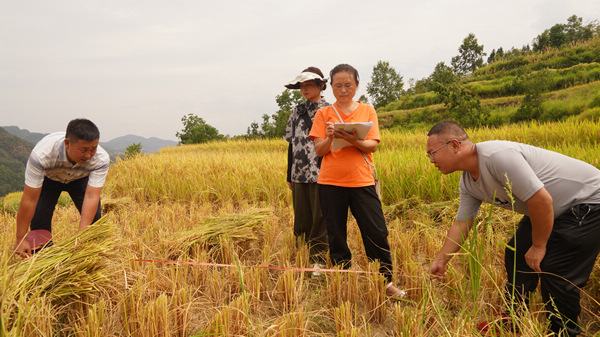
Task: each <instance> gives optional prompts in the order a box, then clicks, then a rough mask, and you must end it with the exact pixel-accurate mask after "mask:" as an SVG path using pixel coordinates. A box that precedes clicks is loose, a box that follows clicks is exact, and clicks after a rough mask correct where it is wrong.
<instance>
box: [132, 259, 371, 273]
mask: <svg viewBox="0 0 600 337" xmlns="http://www.w3.org/2000/svg"><path fill="white" fill-rule="evenodd" d="M133 261H138V262H152V263H165V264H182V265H194V266H209V267H228V268H237V266H236V265H234V264H225V263H208V262H191V261H169V260H146V259H133ZM240 267H242V268H258V269H270V270H283V271H285V270H293V271H319V272H326V273H334V272H335V273H358V274H378V273H377V272H369V271H361V270H350V269H314V268H297V267H290V268H285V267H268V266H250V267H248V266H240Z"/></svg>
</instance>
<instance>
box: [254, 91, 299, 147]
mask: <svg viewBox="0 0 600 337" xmlns="http://www.w3.org/2000/svg"><path fill="white" fill-rule="evenodd" d="M305 100H306V99H305V98H304V96H302V93H301V92H300V90H289V89H285V90H284V91H283V92H282V93H281V94H279V95H277V96H275V102H277V106H279V110H277V112H275V113H274V114H272V115H271V116H269V115H267V114H264V115H262V119H263V121H262V123H261V124H260V128H259V125H258V123H256V122H253V123H252V124H251V125H250V127H248V129H247V134H246V137H247V138H281V137H283V136H284V134H285V127H286V126H287V121H288V119H289V118H290V114H291V113H292V109H293V108H294V106H296V105H298V104H300V103H302V102H304V101H305Z"/></svg>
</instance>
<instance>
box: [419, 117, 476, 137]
mask: <svg viewBox="0 0 600 337" xmlns="http://www.w3.org/2000/svg"><path fill="white" fill-rule="evenodd" d="M433 135H444V136H448V137H449V138H454V139H458V140H461V141H462V140H467V139H469V135H467V132H466V131H465V129H463V128H462V127H461V126H460V125H458V123H456V122H453V121H449V120H445V121H441V122H438V123H437V124H435V125H434V126H433V127H432V128H431V130H429V133H428V134H427V136H428V137H429V136H433Z"/></svg>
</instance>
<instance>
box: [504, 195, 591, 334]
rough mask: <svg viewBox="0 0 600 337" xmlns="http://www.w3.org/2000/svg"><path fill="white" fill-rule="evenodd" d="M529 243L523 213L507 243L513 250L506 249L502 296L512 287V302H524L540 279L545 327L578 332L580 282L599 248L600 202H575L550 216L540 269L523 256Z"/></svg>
mask: <svg viewBox="0 0 600 337" xmlns="http://www.w3.org/2000/svg"><path fill="white" fill-rule="evenodd" d="M515 243H516V246H515ZM531 244H532V239H531V220H530V219H529V217H528V216H525V217H523V219H521V222H520V223H519V227H518V229H517V232H516V233H515V235H514V236H513V238H512V239H511V240H510V242H509V243H508V246H509V247H515V248H516V249H515V252H513V250H511V249H509V248H507V249H506V250H505V266H506V271H507V273H508V283H507V285H506V294H507V299H509V300H511V299H513V297H512V294H513V291H514V294H515V297H514V299H515V301H514V302H513V303H516V304H519V303H521V304H523V303H524V304H525V305H527V304H528V303H527V297H528V293H529V292H533V291H535V290H536V288H537V285H538V280H541V284H540V288H541V291H542V298H543V300H544V302H545V305H546V310H547V311H548V312H549V314H548V319H549V321H550V329H551V330H552V331H553V332H555V333H557V334H558V333H559V332H560V333H562V336H576V335H578V334H579V333H581V329H580V328H579V326H578V325H577V317H578V316H579V313H580V312H581V306H580V303H579V300H580V288H582V287H584V286H585V284H586V283H587V281H588V279H589V277H590V273H591V272H592V269H593V268H594V264H595V261H596V257H597V256H598V253H599V252H600V205H593V204H590V205H588V204H580V205H575V206H573V207H572V208H571V209H569V210H567V211H566V212H564V213H563V214H561V215H560V216H558V217H557V218H556V219H555V220H554V227H553V229H552V233H551V235H550V238H549V239H548V243H547V245H546V256H545V257H544V259H543V260H542V263H541V265H540V268H541V270H542V273H535V272H534V271H533V270H532V269H531V268H529V266H528V265H527V263H526V262H525V253H527V250H528V249H529V248H530V247H531ZM515 271H516V273H515ZM513 278H514V286H513V284H512V282H513ZM509 303H511V302H509ZM561 331H562V332H561Z"/></svg>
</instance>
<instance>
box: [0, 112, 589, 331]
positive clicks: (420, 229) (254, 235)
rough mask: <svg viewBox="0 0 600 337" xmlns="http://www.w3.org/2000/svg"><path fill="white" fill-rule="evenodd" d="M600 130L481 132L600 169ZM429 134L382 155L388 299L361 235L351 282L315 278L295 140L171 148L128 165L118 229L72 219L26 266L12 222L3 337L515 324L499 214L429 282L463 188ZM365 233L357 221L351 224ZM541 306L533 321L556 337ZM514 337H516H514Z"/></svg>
mask: <svg viewBox="0 0 600 337" xmlns="http://www.w3.org/2000/svg"><path fill="white" fill-rule="evenodd" d="M599 130H600V124H599V123H596V122H590V121H576V120H570V121H566V122H561V123H552V124H543V125H542V124H537V123H531V124H526V125H519V126H506V127H502V128H499V129H478V130H468V131H469V133H470V136H471V138H472V139H473V140H474V141H475V142H478V141H484V140H489V139H507V140H514V141H520V142H525V143H530V144H533V145H537V146H541V147H545V148H548V149H552V150H556V151H559V152H562V153H564V154H566V155H570V156H573V157H576V158H579V159H582V160H584V161H587V162H590V163H592V164H593V165H596V166H600V163H599V158H600V148H599ZM425 142H426V132H424V131H423V132H392V131H386V130H384V131H383V132H382V142H381V145H380V147H379V151H378V152H377V153H376V154H375V155H374V159H375V164H376V166H377V168H378V171H379V177H380V180H381V183H382V188H383V190H382V191H383V200H384V211H385V213H386V218H387V223H388V228H389V230H390V237H389V239H390V244H391V247H392V257H393V261H394V267H395V274H394V280H395V282H396V283H397V285H398V286H399V287H401V288H404V289H407V290H408V292H409V298H408V299H407V300H405V301H395V300H390V299H388V298H386V296H385V295H384V289H383V286H382V285H383V284H382V281H381V276H379V275H378V274H377V273H376V272H375V271H376V270H377V269H378V266H376V265H375V264H369V263H368V261H367V258H366V256H365V254H364V251H363V248H362V242H361V238H360V235H359V233H358V230H357V227H356V225H355V223H352V224H351V225H350V226H349V245H350V248H351V249H352V251H353V260H354V261H353V267H352V269H351V272H342V271H329V272H326V273H324V275H322V276H320V277H312V275H311V273H310V272H308V271H305V270H302V268H308V267H309V264H308V249H307V247H306V246H305V245H303V244H302V243H297V242H296V241H295V239H294V236H293V234H292V222H293V217H292V215H293V211H292V209H291V207H290V205H291V195H290V191H289V190H288V189H287V185H286V183H285V171H286V170H285V168H286V149H287V143H285V142H284V141H283V140H262V141H225V142H218V143H210V144H203V145H187V146H178V147H173V148H166V149H163V150H162V151H160V152H158V153H156V154H152V155H143V156H138V157H136V158H133V159H129V160H124V161H117V162H116V163H115V164H113V165H112V167H111V170H110V172H109V176H108V179H107V182H106V185H105V188H104V190H103V214H104V218H103V219H102V220H101V222H100V223H99V224H96V225H93V226H92V227H90V228H88V229H87V230H86V231H84V232H83V233H81V234H79V235H76V233H75V232H76V228H77V223H78V219H79V215H78V213H77V210H76V209H75V207H73V206H72V205H66V206H59V207H57V209H56V211H55V217H54V223H53V228H54V230H53V235H54V241H55V245H54V246H53V247H50V248H48V249H46V250H43V251H42V252H41V253H40V254H38V255H35V256H34V257H33V258H31V259H28V260H21V259H20V258H17V257H15V256H14V255H12V248H13V244H14V242H13V240H14V236H15V214H14V203H15V201H12V204H13V206H12V207H9V206H10V204H11V201H10V200H18V194H16V195H9V196H7V197H6V198H5V200H4V205H5V208H4V210H3V211H2V213H0V230H1V231H2V234H3V235H2V241H1V245H0V249H1V251H2V255H1V256H2V257H1V258H0V266H1V268H2V274H1V278H0V289H1V291H2V293H1V295H0V305H1V316H0V335H1V336H478V335H479V334H478V332H477V331H476V329H475V324H476V323H477V322H478V321H480V320H484V319H486V318H487V317H489V315H491V314H492V313H493V312H496V311H500V310H502V308H503V301H502V288H503V286H504V279H505V272H504V270H503V251H504V246H503V243H504V242H507V241H508V239H509V238H510V236H511V233H512V231H513V230H514V226H515V224H516V223H517V222H518V220H519V219H520V217H518V216H516V215H514V214H511V213H508V212H506V211H503V210H498V209H492V208H491V207H489V206H485V208H484V211H483V212H482V214H483V215H482V217H481V218H480V219H479V224H478V226H477V231H474V232H473V233H472V237H471V238H470V240H469V241H467V243H466V244H465V246H464V247H463V250H462V251H461V252H460V254H457V256H456V257H455V258H454V259H453V261H452V262H451V263H450V264H449V270H448V272H447V276H446V278H445V280H443V281H431V280H430V279H429V277H428V275H427V272H428V267H429V261H430V259H431V258H432V257H433V256H434V254H435V253H436V252H437V250H438V249H439V247H440V245H441V243H442V241H443V238H444V235H445V232H446V229H447V227H448V226H449V224H450V222H451V221H452V219H453V215H454V212H455V211H456V207H457V205H458V203H457V201H458V200H457V183H458V174H453V175H449V176H442V175H441V174H440V173H439V172H438V171H437V170H436V169H435V167H433V165H431V164H430V163H429V162H428V160H427V158H426V157H425ZM351 221H352V222H353V220H351ZM582 306H583V312H582V314H581V316H580V323H581V325H582V327H583V329H584V331H585V333H584V334H583V336H593V335H599V334H600V262H597V263H596V268H595V269H594V271H593V274H592V278H591V280H590V282H589V284H588V286H587V287H586V288H584V289H583V295H582ZM545 324H546V318H545V316H544V308H543V305H542V303H541V296H540V295H539V294H536V295H534V296H533V298H532V306H531V308H530V310H529V311H528V312H527V313H526V315H525V316H524V317H523V318H522V319H521V321H520V325H521V330H522V333H523V336H544V331H546V326H545ZM507 336H510V335H507Z"/></svg>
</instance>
